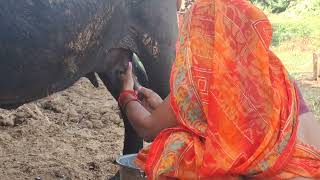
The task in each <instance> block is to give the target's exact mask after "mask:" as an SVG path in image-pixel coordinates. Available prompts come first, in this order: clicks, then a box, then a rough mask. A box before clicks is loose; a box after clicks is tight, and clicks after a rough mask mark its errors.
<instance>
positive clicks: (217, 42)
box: [137, 0, 320, 180]
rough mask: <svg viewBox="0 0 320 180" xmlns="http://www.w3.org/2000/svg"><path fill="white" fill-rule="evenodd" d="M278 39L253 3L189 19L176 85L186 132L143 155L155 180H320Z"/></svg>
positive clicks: (162, 139) (205, 7) (196, 7)
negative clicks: (274, 47)
mask: <svg viewBox="0 0 320 180" xmlns="http://www.w3.org/2000/svg"><path fill="white" fill-rule="evenodd" d="M271 38H272V27H271V25H270V22H269V21H268V19H267V17H266V16H265V15H264V14H263V13H262V12H261V11H260V10H259V9H257V8H256V7H254V6H253V5H251V4H250V2H248V1H246V0H197V1H196V2H195V3H194V4H193V6H192V7H191V9H190V10H189V11H188V12H187V13H185V14H184V16H183V17H181V19H180V33H179V39H178V41H177V50H176V61H175V64H174V66H173V68H172V74H171V82H170V83H171V94H170V101H171V107H172V109H173V110H174V112H175V115H176V117H177V120H178V122H179V126H178V127H176V128H170V129H165V130H163V131H162V132H161V133H160V134H159V135H158V136H157V138H156V139H155V140H154V142H153V143H152V145H151V146H150V147H148V149H145V150H142V151H141V152H140V154H139V155H138V159H137V164H139V165H140V166H143V169H144V170H145V171H146V174H147V176H148V179H170V178H178V179H192V180H193V179H210V180H211V179H219V178H220V179H233V178H238V177H246V178H268V179H286V178H292V177H297V176H303V177H320V153H319V151H317V150H316V149H314V148H312V147H311V146H307V145H303V144H302V143H300V142H299V140H298V139H297V127H298V124H299V122H298V118H297V117H298V112H299V97H298V95H297V93H296V89H295V86H294V84H293V83H292V81H291V80H290V79H289V76H288V73H287V72H286V70H285V68H284V66H283V65H282V63H281V62H280V60H279V59H278V58H277V57H276V56H275V55H274V54H273V53H272V52H271V51H270V50H269V46H270V43H271ZM145 155H146V156H145Z"/></svg>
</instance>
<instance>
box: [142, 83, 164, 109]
mask: <svg viewBox="0 0 320 180" xmlns="http://www.w3.org/2000/svg"><path fill="white" fill-rule="evenodd" d="M138 91H139V96H140V97H141V103H142V105H143V106H144V108H146V109H147V110H148V111H149V112H152V111H153V110H155V109H156V108H157V107H158V106H159V105H160V104H161V103H162V102H163V100H162V99H161V97H160V96H159V95H158V94H157V93H155V92H154V91H152V90H151V89H148V88H145V87H141V88H139V90H138Z"/></svg>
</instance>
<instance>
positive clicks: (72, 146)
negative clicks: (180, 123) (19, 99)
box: [0, 79, 124, 180]
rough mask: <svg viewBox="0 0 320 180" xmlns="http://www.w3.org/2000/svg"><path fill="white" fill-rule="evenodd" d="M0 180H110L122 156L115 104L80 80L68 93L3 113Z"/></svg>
mask: <svg viewBox="0 0 320 180" xmlns="http://www.w3.org/2000/svg"><path fill="white" fill-rule="evenodd" d="M0 123H1V126H0V179H1V180H7V179H8V180H9V179H10V180H12V179H36V178H38V179H39V178H41V179H45V180H47V179H103V180H104V179H108V178H109V177H111V176H112V175H113V174H114V173H116V171H117V166H116V165H114V164H113V162H114V160H115V159H116V157H117V156H119V155H120V154H121V150H122V142H123V134H124V130H123V124H122V120H121V119H120V117H119V115H118V107H117V103H116V101H115V100H113V99H112V97H111V95H110V94H109V93H108V92H107V90H106V89H105V88H104V87H103V86H100V88H94V87H93V86H92V85H91V84H90V82H89V81H88V80H87V79H81V80H80V81H79V82H77V83H76V84H75V85H74V86H72V87H70V88H69V89H67V90H66V91H63V92H60V93H56V94H54V95H52V96H50V97H48V98H45V99H42V100H39V101H37V102H33V103H29V104H26V105H24V106H22V107H20V108H18V109H16V110H11V111H8V110H2V109H0Z"/></svg>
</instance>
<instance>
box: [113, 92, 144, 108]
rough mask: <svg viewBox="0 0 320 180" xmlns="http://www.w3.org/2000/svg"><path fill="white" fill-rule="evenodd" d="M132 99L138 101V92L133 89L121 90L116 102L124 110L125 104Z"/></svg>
mask: <svg viewBox="0 0 320 180" xmlns="http://www.w3.org/2000/svg"><path fill="white" fill-rule="evenodd" d="M133 101H137V102H139V103H140V100H139V98H138V94H137V92H136V91H134V90H123V91H121V93H120V95H119V98H118V104H119V106H120V108H121V109H122V110H123V111H125V110H126V106H127V105H128V104H129V103H130V102H133Z"/></svg>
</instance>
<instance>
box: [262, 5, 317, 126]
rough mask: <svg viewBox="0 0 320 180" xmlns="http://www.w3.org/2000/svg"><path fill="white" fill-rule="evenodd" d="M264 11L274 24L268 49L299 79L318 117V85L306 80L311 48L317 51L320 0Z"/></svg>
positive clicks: (310, 60) (311, 63) (310, 72)
mask: <svg viewBox="0 0 320 180" xmlns="http://www.w3.org/2000/svg"><path fill="white" fill-rule="evenodd" d="M298 2H299V3H298ZM267 14H268V17H269V19H270V21H271V23H272V25H273V39H272V47H271V49H272V51H273V52H275V54H276V55H277V56H278V57H279V58H280V59H281V61H282V62H283V64H284V65H285V67H286V69H287V70H288V72H289V74H290V75H291V76H293V77H294V78H295V79H297V80H298V84H299V86H300V89H301V91H302V94H303V96H304V98H305V100H306V102H307V104H308V105H309V107H310V108H311V109H312V111H313V112H314V113H315V115H316V117H317V119H319V120H320V85H317V84H316V83H315V82H314V83H312V82H311V83H306V82H305V80H306V79H308V78H310V77H312V71H313V62H312V57H313V52H319V53H320V0H297V3H296V4H295V5H294V6H291V7H289V9H287V11H285V12H283V13H281V14H271V13H268V12H267Z"/></svg>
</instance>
